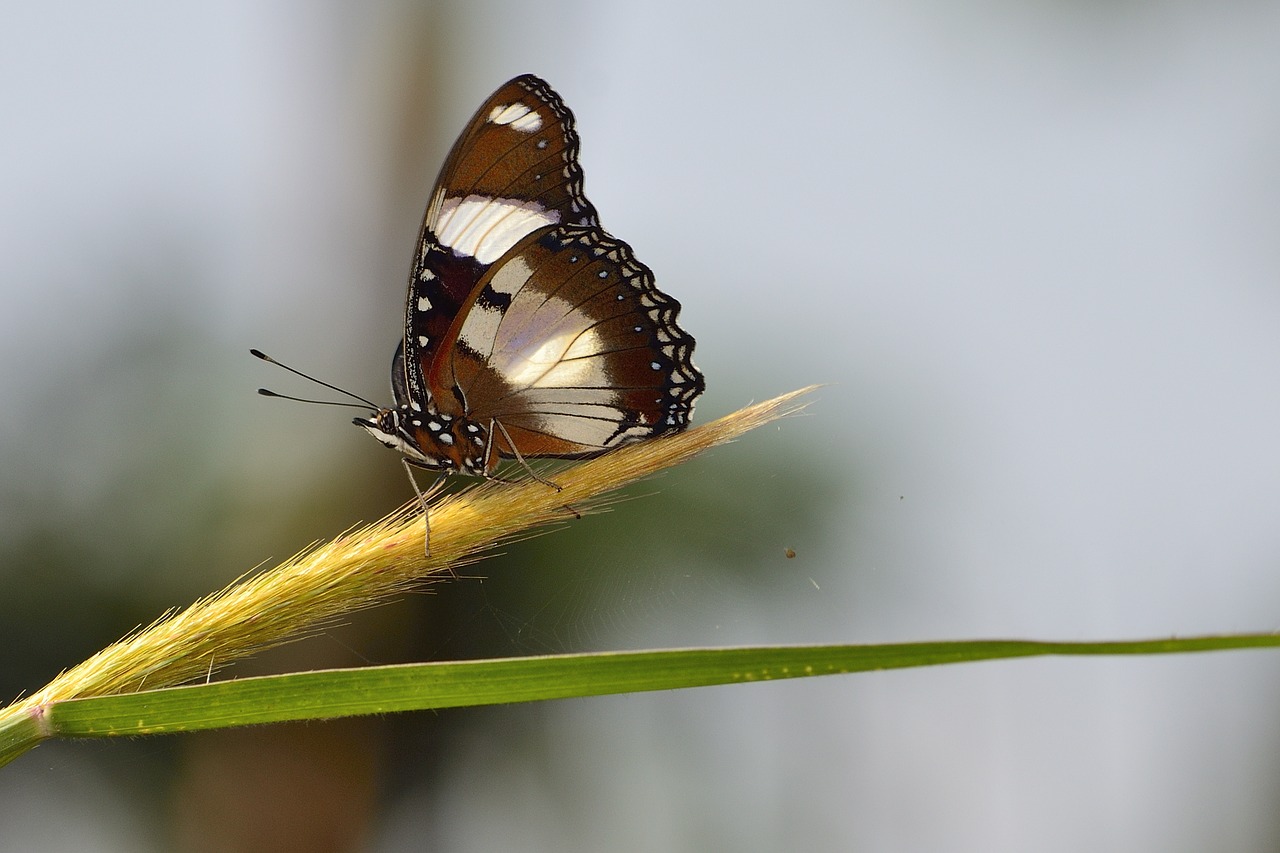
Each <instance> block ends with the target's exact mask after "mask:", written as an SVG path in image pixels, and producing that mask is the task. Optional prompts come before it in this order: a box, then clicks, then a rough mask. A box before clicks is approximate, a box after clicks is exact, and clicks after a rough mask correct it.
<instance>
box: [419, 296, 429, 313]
mask: <svg viewBox="0 0 1280 853" xmlns="http://www.w3.org/2000/svg"><path fill="white" fill-rule="evenodd" d="M418 310H419V311H430V310H431V300H430V299H428V298H427V297H425V296H419V297H418Z"/></svg>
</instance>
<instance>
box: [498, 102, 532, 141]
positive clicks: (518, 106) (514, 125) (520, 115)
mask: <svg viewBox="0 0 1280 853" xmlns="http://www.w3.org/2000/svg"><path fill="white" fill-rule="evenodd" d="M489 121H491V122H493V123H494V124H506V125H510V126H511V129H512V130H518V131H520V132H521V133H533V132H534V131H535V130H541V129H542V116H540V115H538V113H537V112H536V111H534V110H531V109H529V108H528V107H526V106H525V105H524V104H522V103H519V102H518V101H517V102H516V103H514V104H499V105H498V106H496V107H494V108H493V109H492V110H490V111H489Z"/></svg>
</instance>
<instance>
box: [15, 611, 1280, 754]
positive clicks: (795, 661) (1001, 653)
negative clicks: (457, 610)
mask: <svg viewBox="0 0 1280 853" xmlns="http://www.w3.org/2000/svg"><path fill="white" fill-rule="evenodd" d="M1275 646H1280V636H1278V635H1274V634H1249V635H1226V636H1210V637H1187V638H1179V639H1161V640H1135V641H1118V642H1115V641H1113V642H1071V643H1055V642H1035V641H1026V640H969V641H958V642H926V643H900V644H889V645H836V646H765V647H737V648H717V649H676V650H661V651H641V652H604V653H591V654H571V655H550V656H544V657H522V658H502V659H496V660H480V661H462V662H449V663H426V664H406V665H397V666H378V667H366V668H360V669H344V670H324V671H317V672H305V673H293V674H287V675H276V676H265V677H259V678H245V679H239V680H234V681H223V682H213V683H210V684H198V685H188V686H184V687H172V688H166V689H162V690H151V691H144V692H139V693H131V694H125V695H117V696H103V697H95V698H88V699H72V700H66V701H61V702H56V703H53V704H51V705H49V706H48V707H47V708H46V709H45V715H44V718H43V723H44V726H45V733H46V735H48V736H54V737H111V736H119V735H140V734H157V733H165V732H180V731H196V730H200V729H214V728H226V727H231V726H243V725H251V724H259V723H272V722H284V721H291V720H318V719H330V718H334V717H347V716H356V715H362V714H383V713H388V712H393V711H412V710H424V709H431V708H452V707H460V706H472V705H492V704H505V703H512V702H532V701H539V700H545V699H563V698H568V697H575V696H598V695H604V694H610V693H629V692H639V691H648V690H671V689H676V688H682V687H701V686H707V685H712V684H729V683H744V682H757V681H770V680H776V679H782V678H800V677H809V676H816V675H834V674H840V673H852V672H864V671H867V670H882V669H899V668H904V667H917V666H932V665H937V664H947V663H964V662H973V661H982V660H995V659H1001V658H1018V657H1034V656H1042V655H1149V654H1172V653H1185V652H1205V651H1226V650H1232V649H1246V648H1267V647H1275ZM2 754H3V746H2V744H0V755H2Z"/></svg>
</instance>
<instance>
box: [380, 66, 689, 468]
mask: <svg viewBox="0 0 1280 853" xmlns="http://www.w3.org/2000/svg"><path fill="white" fill-rule="evenodd" d="M679 309H680V305H679V303H678V302H676V300H674V299H672V298H671V297H670V296H667V295H666V294H664V293H662V292H661V291H660V290H658V289H657V287H656V286H655V284H654V280H653V274H652V272H651V271H650V270H649V268H648V267H646V266H645V265H644V264H642V263H640V262H639V261H637V260H636V259H635V256H634V253H633V252H632V250H631V248H630V246H628V245H627V244H626V243H624V242H622V241H621V240H618V239H616V238H614V237H613V236H612V235H610V234H608V233H607V232H606V231H604V230H603V229H602V228H601V227H600V224H599V217H598V214H597V212H596V209H595V207H594V206H593V205H592V204H591V203H590V202H589V201H588V200H587V199H586V197H585V195H583V192H582V169H581V167H580V165H579V164H578V136H577V133H576V132H575V131H574V125H573V116H572V114H571V113H570V112H569V110H568V108H567V107H566V106H565V105H564V103H563V101H562V100H561V99H560V97H559V96H558V95H557V94H556V93H555V92H554V91H553V90H552V89H551V88H550V87H549V86H548V85H547V84H546V83H545V82H543V81H542V80H540V79H538V78H537V77H533V76H531V75H525V76H523V77H517V78H516V79H514V80H512V81H510V82H508V83H507V84H505V85H504V86H502V87H501V88H500V89H498V91H497V92H495V93H494V94H493V95H492V96H490V97H489V99H488V100H487V101H486V102H485V103H484V104H483V105H482V106H481V107H480V109H479V110H478V111H477V112H476V114H475V116H474V117H473V118H472V119H471V122H470V123H469V124H468V126H467V127H466V129H464V131H463V132H462V135H461V136H460V137H459V139H458V141H457V142H456V143H455V144H454V147H453V150H452V151H451V152H450V154H449V157H448V159H447V160H446V161H445V164H444V167H443V169H442V170H441V173H440V177H439V178H438V179H437V181H436V187H435V190H434V191H433V192H432V195H431V200H430V202H429V204H428V206H427V212H426V216H425V217H424V220H423V224H422V230H421V232H420V235H419V240H418V245H417V249H416V255H415V260H414V266H413V270H412V273H411V274H410V278H409V288H408V298H407V300H406V306H405V332H404V338H403V339H402V341H401V342H400V346H399V347H398V348H397V350H396V353H395V357H394V359H393V362H392V370H391V374H392V375H391V385H392V391H393V393H394V396H395V405H394V407H389V408H383V409H379V410H377V411H376V412H374V413H373V415H371V416H370V417H369V418H356V419H355V421H354V422H355V423H356V424H357V425H358V426H360V427H362V428H364V429H365V430H366V431H368V432H369V433H370V434H372V435H373V436H374V437H375V438H376V439H378V440H379V441H381V442H382V443H383V444H385V445H386V446H388V447H391V448H393V449H395V450H398V451H399V452H401V453H402V454H404V457H405V459H406V462H407V463H408V464H411V465H413V466H415V467H419V468H426V469H430V470H437V471H442V472H446V473H463V474H470V475H478V476H490V475H491V474H492V473H493V471H494V469H495V468H496V467H497V466H498V464H499V462H500V461H501V460H502V459H503V458H515V459H520V460H523V459H524V458H525V457H547V456H549V457H580V456H590V455H593V454H597V453H600V452H603V451H605V450H608V449H610V448H613V447H616V446H619V445H622V444H626V443H629V442H632V441H636V440H640V439H644V438H649V437H652V436H656V435H661V434H664V433H667V432H674V431H678V430H681V429H684V428H685V427H686V426H687V425H688V422H689V417H690V415H691V413H692V411H693V403H694V400H695V398H696V397H697V396H698V395H699V394H700V393H701V392H702V390H703V387H704V380H703V377H702V374H701V373H700V372H699V371H698V370H697V368H696V367H694V366H693V363H692V360H691V354H692V351H693V346H694V342H693V338H691V337H690V336H689V335H688V334H687V333H685V332H684V331H683V330H682V329H681V328H680V327H679V326H678V325H677V323H676V315H677V313H678V312H679Z"/></svg>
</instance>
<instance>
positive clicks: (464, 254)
mask: <svg viewBox="0 0 1280 853" xmlns="http://www.w3.org/2000/svg"><path fill="white" fill-rule="evenodd" d="M564 224H572V225H580V226H592V225H596V224H598V218H597V215H596V210H595V208H594V207H593V206H592V205H591V203H590V202H589V201H587V199H586V196H584V195H583V193H582V169H581V167H580V166H579V165H578V135H577V133H576V132H575V131H574V122H573V114H572V113H571V112H570V111H569V108H568V107H566V106H565V104H564V101H562V100H561V99H560V96H559V95H557V94H556V93H555V92H554V91H553V90H552V89H551V87H550V86H548V85H547V84H546V82H544V81H543V80H541V79H539V78H537V77H534V76H533V75H525V76H522V77H517V78H515V79H514V80H511V81H509V82H508V83H506V84H504V85H503V86H502V87H501V88H499V89H498V90H497V91H496V92H494V93H493V94H492V95H490V96H489V98H488V99H487V100H486V101H485V102H484V104H483V105H481V107H480V109H479V110H477V111H476V114H475V116H473V117H472V119H471V121H470V123H468V125H467V127H466V128H465V129H464V130H463V132H462V134H461V136H459V137H458V141H457V142H455V143H454V146H453V150H452V151H451V152H450V153H449V157H448V159H446V160H445V163H444V166H443V168H442V169H441V170H440V176H439V178H437V180H436V186H435V189H434V191H433V192H432V195H431V201H430V203H429V204H428V206H427V212H426V216H425V217H424V219H423V223H422V230H421V232H420V234H419V238H418V248H417V256H416V258H415V262H414V267H413V272H412V273H411V274H410V278H409V294H408V299H407V303H406V307H405V337H404V341H403V343H402V348H403V351H402V353H401V354H400V355H398V356H397V359H396V363H395V365H394V366H393V372H395V371H397V370H399V371H401V373H400V375H399V376H398V377H397V376H393V379H392V386H393V390H395V392H396V395H397V397H396V402H397V404H410V405H412V404H414V403H421V402H422V401H425V400H427V399H430V398H431V397H433V396H434V397H435V401H436V404H437V406H439V407H440V409H441V411H445V412H447V413H449V414H455V415H457V414H462V410H461V405H462V404H461V401H460V400H458V399H457V397H456V394H453V393H449V392H451V391H452V390H453V389H452V388H451V387H450V386H444V387H442V386H439V385H432V384H430V383H429V382H428V380H427V374H428V372H429V370H430V366H431V364H432V362H433V361H434V360H436V358H437V357H438V355H439V354H440V353H442V351H443V350H442V346H441V342H442V341H443V339H444V338H445V337H446V335H447V333H448V331H449V328H450V327H451V326H452V325H453V323H454V321H455V320H456V319H457V318H458V316H459V313H460V312H461V311H462V310H463V307H464V306H465V305H467V304H470V302H472V301H474V299H473V298H474V295H475V291H476V288H477V286H478V285H479V283H480V281H481V279H482V278H484V276H485V274H486V273H487V272H488V271H489V270H490V268H491V267H492V266H493V265H494V264H495V263H496V262H497V261H498V260H499V259H500V258H502V257H503V256H504V255H505V254H507V253H508V252H509V251H510V250H511V248H512V247H513V246H515V245H516V244H517V243H519V242H520V241H521V240H523V239H524V238H525V237H527V236H528V235H530V234H532V233H534V232H535V231H538V230H541V229H543V228H548V227H551V226H556V225H564Z"/></svg>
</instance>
